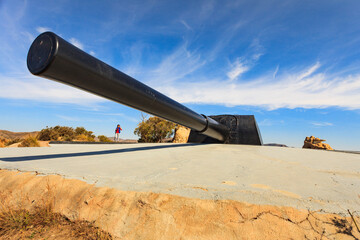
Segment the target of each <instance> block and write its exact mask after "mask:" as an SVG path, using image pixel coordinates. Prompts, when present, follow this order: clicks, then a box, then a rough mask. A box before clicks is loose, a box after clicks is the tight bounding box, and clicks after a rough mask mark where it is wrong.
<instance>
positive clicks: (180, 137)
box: [173, 126, 190, 143]
mask: <svg viewBox="0 0 360 240" xmlns="http://www.w3.org/2000/svg"><path fill="white" fill-rule="evenodd" d="M189 135H190V128H187V127H184V126H177V127H176V129H175V136H174V140H173V143H187V141H188V138H189Z"/></svg>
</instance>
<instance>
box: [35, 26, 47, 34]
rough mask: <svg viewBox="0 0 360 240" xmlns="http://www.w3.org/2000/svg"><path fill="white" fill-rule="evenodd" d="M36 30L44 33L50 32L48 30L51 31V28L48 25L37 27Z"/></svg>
mask: <svg viewBox="0 0 360 240" xmlns="http://www.w3.org/2000/svg"><path fill="white" fill-rule="evenodd" d="M36 31H37V32H38V33H43V32H48V31H51V29H50V28H48V27H40V26H39V27H37V28H36Z"/></svg>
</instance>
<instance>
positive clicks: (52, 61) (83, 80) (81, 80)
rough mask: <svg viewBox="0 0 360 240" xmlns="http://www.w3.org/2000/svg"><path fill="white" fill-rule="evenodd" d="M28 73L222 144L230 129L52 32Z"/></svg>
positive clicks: (35, 51) (34, 50)
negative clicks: (187, 129)
mask: <svg viewBox="0 0 360 240" xmlns="http://www.w3.org/2000/svg"><path fill="white" fill-rule="evenodd" d="M27 66H28V69H29V71H30V72H31V73H32V74H34V75H37V76H41V77H44V78H47V79H51V80H55V81H57V82H61V83H64V84H67V85H70V86H73V87H76V88H79V89H82V90H85V91H87V92H91V93H93V94H96V95H99V96H102V97H105V98H107V99H110V100H112V101H115V102H118V103H121V104H124V105H127V106H129V107H132V108H135V109H138V110H140V111H143V112H147V113H150V114H152V115H155V116H158V117H161V118H164V119H167V120H169V121H172V122H175V123H178V124H180V125H183V126H186V127H189V128H191V129H193V130H195V131H197V132H199V133H202V134H204V135H207V136H209V137H212V138H214V139H217V140H219V141H220V142H224V141H225V140H226V139H227V138H228V136H229V129H228V128H227V127H226V126H225V125H223V124H220V123H219V122H217V121H215V120H214V119H212V118H210V117H207V116H205V115H202V114H198V113H196V112H194V111H192V110H190V109H189V108H187V107H185V106H183V105H182V104H180V103H178V102H176V101H174V100H172V99H171V98H169V97H167V96H165V95H163V94H162V93H160V92H158V91H156V90H154V89H152V88H150V87H148V86H147V85H145V84H143V83H141V82H139V81H137V80H136V79H134V78H132V77H130V76H128V75H126V74H125V73H123V72H121V71H119V70H117V69H115V68H113V67H111V66H109V65H108V64H106V63H104V62H102V61H100V60H99V59H97V58H95V57H93V56H91V55H90V54H87V53H86V52H84V51H82V50H81V49H79V48H77V47H75V46H74V45H72V44H70V43H69V42H67V41H65V40H64V39H62V38H61V37H59V36H58V35H56V34H55V33H52V32H45V33H42V34H40V35H39V36H38V37H37V38H36V39H35V40H34V42H33V43H32V45H31V47H30V49H29V52H28V56H27Z"/></svg>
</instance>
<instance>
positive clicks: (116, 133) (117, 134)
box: [115, 124, 122, 142]
mask: <svg viewBox="0 0 360 240" xmlns="http://www.w3.org/2000/svg"><path fill="white" fill-rule="evenodd" d="M121 131H122V128H121V127H120V124H118V125H117V126H116V129H115V142H119V141H120V133H121Z"/></svg>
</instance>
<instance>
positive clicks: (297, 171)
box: [0, 144, 360, 213]
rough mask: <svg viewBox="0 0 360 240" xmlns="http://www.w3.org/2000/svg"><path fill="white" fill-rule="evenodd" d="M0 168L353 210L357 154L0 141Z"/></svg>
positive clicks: (358, 194) (358, 187) (358, 195)
mask: <svg viewBox="0 0 360 240" xmlns="http://www.w3.org/2000/svg"><path fill="white" fill-rule="evenodd" d="M0 168H1V169H17V170H20V171H33V172H38V173H41V174H60V175H62V176H64V177H66V178H75V179H81V180H84V181H86V182H88V183H91V184H93V183H95V184H96V186H108V187H112V188H116V189H119V190H124V191H141V192H156V193H167V194H174V195H179V196H184V197H190V198H201V199H213V200H220V199H231V200H237V201H242V202H248V203H254V204H268V205H281V206H291V207H295V208H298V209H310V210H320V209H322V210H323V211H326V212H332V213H345V212H346V211H347V209H351V210H352V211H360V155H359V154H351V153H342V152H333V151H321V150H311V149H296V148H280V147H266V146H246V145H223V144H210V145H200V144H119V145H116V144H111V145H102V144H101V145H93V144H91V145H90V144H89V145H87V144H79V145H77V144H59V145H57V144H53V145H51V147H49V148H3V149H0Z"/></svg>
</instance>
